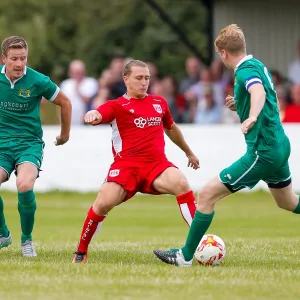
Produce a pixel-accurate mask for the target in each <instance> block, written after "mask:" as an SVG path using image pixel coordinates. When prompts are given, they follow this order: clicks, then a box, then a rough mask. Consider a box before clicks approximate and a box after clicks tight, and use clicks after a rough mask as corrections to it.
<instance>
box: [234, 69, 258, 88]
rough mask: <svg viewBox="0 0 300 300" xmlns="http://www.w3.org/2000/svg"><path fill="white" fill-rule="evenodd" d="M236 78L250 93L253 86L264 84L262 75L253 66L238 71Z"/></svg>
mask: <svg viewBox="0 0 300 300" xmlns="http://www.w3.org/2000/svg"><path fill="white" fill-rule="evenodd" d="M236 77H237V80H238V81H239V83H240V84H241V85H243V86H244V87H245V89H246V91H248V90H249V88H250V87H251V86H252V85H253V84H263V78H262V76H261V74H260V73H259V72H258V70H257V69H256V68H253V67H252V66H247V67H244V68H242V69H240V70H238V72H237V76H236Z"/></svg>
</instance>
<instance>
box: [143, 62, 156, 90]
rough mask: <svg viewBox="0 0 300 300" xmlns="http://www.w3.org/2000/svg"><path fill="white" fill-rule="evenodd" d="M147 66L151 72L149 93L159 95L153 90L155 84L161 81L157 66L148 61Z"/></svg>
mask: <svg viewBox="0 0 300 300" xmlns="http://www.w3.org/2000/svg"><path fill="white" fill-rule="evenodd" d="M146 64H147V65H148V68H149V72H150V83H149V88H148V93H149V94H157V93H154V92H153V90H152V89H153V86H154V85H155V83H156V82H157V81H159V76H158V69H157V66H156V65H155V64H154V63H152V62H150V61H147V62H146Z"/></svg>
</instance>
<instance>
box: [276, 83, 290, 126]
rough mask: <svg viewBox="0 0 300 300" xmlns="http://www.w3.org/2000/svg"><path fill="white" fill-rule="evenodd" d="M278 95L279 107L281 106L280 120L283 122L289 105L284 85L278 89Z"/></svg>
mask: <svg viewBox="0 0 300 300" xmlns="http://www.w3.org/2000/svg"><path fill="white" fill-rule="evenodd" d="M276 93H277V99H278V105H279V114H280V120H281V122H282V121H283V120H284V118H285V110H286V106H287V104H288V102H287V97H286V92H285V89H284V87H283V85H278V86H277V87H276Z"/></svg>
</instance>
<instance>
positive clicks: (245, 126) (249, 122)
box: [242, 117, 257, 134]
mask: <svg viewBox="0 0 300 300" xmlns="http://www.w3.org/2000/svg"><path fill="white" fill-rule="evenodd" d="M256 121H257V118H256V117H249V118H248V119H247V120H245V121H244V122H243V123H242V132H243V134H247V133H248V131H249V130H250V129H251V128H252V127H253V125H254V124H255V123H256Z"/></svg>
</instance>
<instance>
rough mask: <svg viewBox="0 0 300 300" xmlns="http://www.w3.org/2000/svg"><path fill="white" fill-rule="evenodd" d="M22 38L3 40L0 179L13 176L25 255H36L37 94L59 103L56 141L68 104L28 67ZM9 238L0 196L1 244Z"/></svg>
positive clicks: (65, 132)
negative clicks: (34, 236) (34, 238)
mask: <svg viewBox="0 0 300 300" xmlns="http://www.w3.org/2000/svg"><path fill="white" fill-rule="evenodd" d="M27 54H28V48H27V43H26V41H25V40H24V39H23V38H21V37H17V36H12V37H9V38H7V39H5V40H4V41H3V42H2V60H3V62H4V65H3V66H0V184H1V183H3V182H5V181H7V180H8V179H9V176H10V174H11V173H12V172H13V171H14V170H15V171H16V175H17V182H16V183H17V190H18V211H19V214H20V223H21V229H22V235H21V248H22V254H23V256H25V257H33V256H37V254H36V251H35V248H34V245H33V242H32V230H33V226H34V215H35V210H36V201H35V195H34V192H33V187H34V183H35V180H36V179H37V177H38V175H39V171H40V167H41V164H42V160H43V148H44V142H43V139H42V135H43V132H42V126H41V119H40V103H41V99H42V97H45V98H46V99H47V100H49V101H50V102H52V103H54V104H56V105H58V106H60V107H61V132H60V135H59V136H58V137H57V138H56V141H55V144H56V145H57V146H58V145H63V144H64V143H66V142H67V141H68V139H69V133H70V123H71V113H72V106H71V103H70V101H69V99H68V98H67V97H66V96H65V95H64V94H63V93H62V92H61V91H60V89H59V88H58V87H57V86H56V84H54V83H53V82H52V81H51V80H50V78H49V77H47V76H45V75H43V74H41V73H39V72H37V71H35V70H33V69H31V68H29V67H27V66H26V64H27ZM11 243H12V236H11V234H10V232H9V230H8V227H7V225H6V222H5V217H4V205H3V200H2V198H1V196H0V249H1V248H4V247H7V246H9V245H10V244H11Z"/></svg>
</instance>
